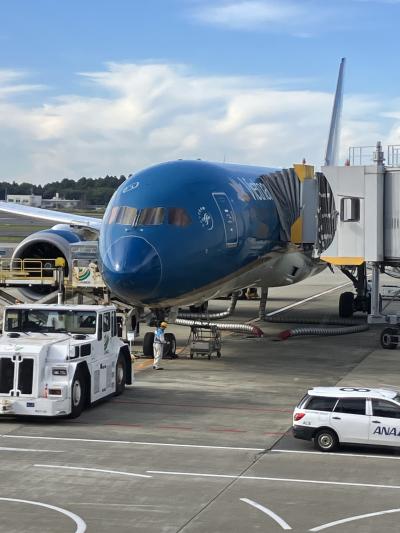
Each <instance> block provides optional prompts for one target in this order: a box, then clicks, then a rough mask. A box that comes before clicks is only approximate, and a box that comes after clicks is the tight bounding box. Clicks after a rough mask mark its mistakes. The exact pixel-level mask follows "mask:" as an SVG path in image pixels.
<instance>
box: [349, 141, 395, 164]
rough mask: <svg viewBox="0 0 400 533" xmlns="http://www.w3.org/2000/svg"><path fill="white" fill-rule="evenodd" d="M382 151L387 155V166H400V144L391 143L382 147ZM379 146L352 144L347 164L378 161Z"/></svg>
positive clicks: (385, 159) (385, 161)
mask: <svg viewBox="0 0 400 533" xmlns="http://www.w3.org/2000/svg"><path fill="white" fill-rule="evenodd" d="M382 152H383V153H384V155H385V156H386V157H385V158H384V163H385V166H387V167H400V145H399V144H389V145H388V146H387V147H386V148H383V147H382ZM376 158H377V147H376V146H350V148H349V156H348V160H347V162H346V164H348V165H351V166H356V165H372V164H374V163H376V160H377V159H376Z"/></svg>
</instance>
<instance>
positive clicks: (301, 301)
mask: <svg viewBox="0 0 400 533" xmlns="http://www.w3.org/2000/svg"><path fill="white" fill-rule="evenodd" d="M350 284H351V281H350V282H349V281H348V282H347V283H343V284H342V285H338V286H337V287H333V289H328V290H327V291H323V292H319V293H318V294H314V295H313V296H309V297H308V298H305V299H304V300H300V301H299V302H295V303H294V304H290V305H286V306H285V307H281V308H280V309H277V310H276V311H272V312H271V313H267V316H274V315H277V314H279V313H283V311H287V310H288V309H292V308H293V307H297V306H298V305H302V304H304V303H306V302H309V301H310V300H314V298H319V297H320V296H323V295H324V294H329V293H330V292H334V291H337V290H338V289H342V288H343V287H346V285H350Z"/></svg>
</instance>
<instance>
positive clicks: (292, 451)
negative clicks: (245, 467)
mask: <svg viewBox="0 0 400 533" xmlns="http://www.w3.org/2000/svg"><path fill="white" fill-rule="evenodd" d="M270 453H300V454H302V453H303V454H304V453H305V454H309V455H322V456H323V457H324V459H325V458H327V457H331V456H333V457H335V456H339V457H360V458H361V459H388V460H390V461H400V456H399V457H392V456H390V455H366V454H362V453H335V452H329V453H326V452H311V451H310V452H309V451H306V450H304V451H302V450H270Z"/></svg>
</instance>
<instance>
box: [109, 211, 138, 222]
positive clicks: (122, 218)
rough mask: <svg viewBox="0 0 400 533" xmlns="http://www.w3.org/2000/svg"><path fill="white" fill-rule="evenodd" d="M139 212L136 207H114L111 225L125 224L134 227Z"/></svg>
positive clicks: (110, 219) (110, 218) (111, 214)
mask: <svg viewBox="0 0 400 533" xmlns="http://www.w3.org/2000/svg"><path fill="white" fill-rule="evenodd" d="M137 213H138V210H137V209H136V207H126V206H117V207H113V208H112V210H111V213H110V217H109V219H108V223H109V224H124V225H125V226H134V225H135V221H136V217H137Z"/></svg>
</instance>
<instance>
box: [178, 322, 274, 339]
mask: <svg viewBox="0 0 400 533" xmlns="http://www.w3.org/2000/svg"><path fill="white" fill-rule="evenodd" d="M175 324H179V325H180V326H195V327H198V328H212V327H216V328H218V329H220V330H225V331H238V332H242V333H251V335H254V336H256V337H263V335H264V332H263V331H262V330H261V329H260V328H259V327H258V326H253V325H248V324H230V323H228V322H218V323H217V322H208V321H206V320H186V319H183V318H177V319H176V320H175Z"/></svg>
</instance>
